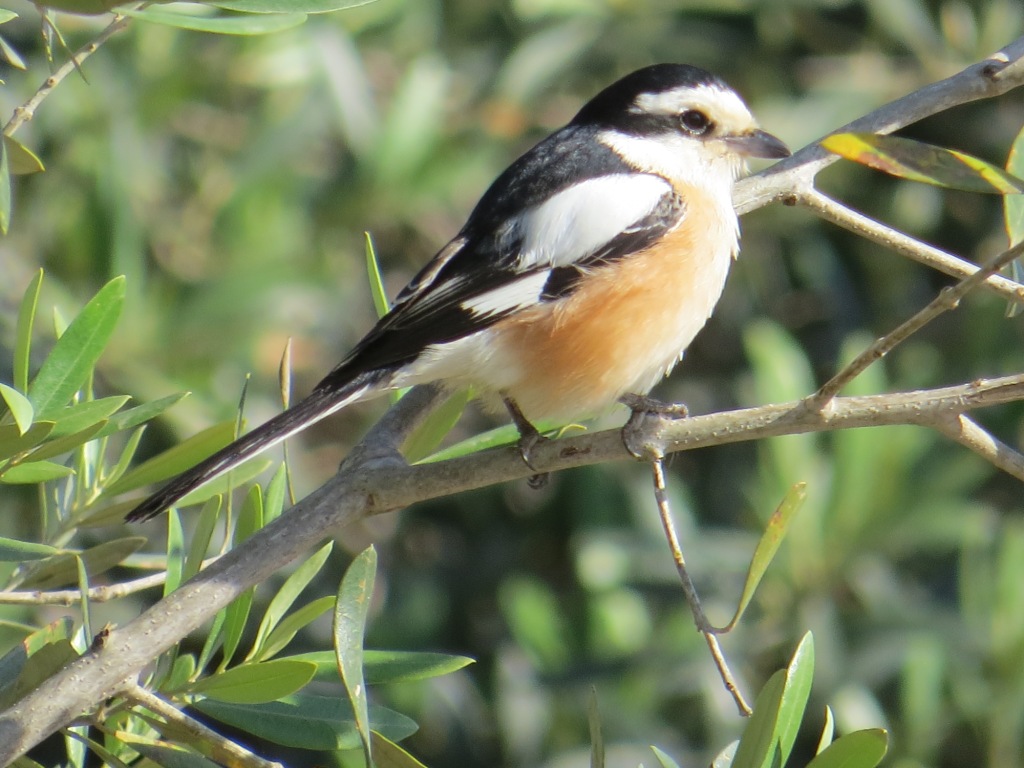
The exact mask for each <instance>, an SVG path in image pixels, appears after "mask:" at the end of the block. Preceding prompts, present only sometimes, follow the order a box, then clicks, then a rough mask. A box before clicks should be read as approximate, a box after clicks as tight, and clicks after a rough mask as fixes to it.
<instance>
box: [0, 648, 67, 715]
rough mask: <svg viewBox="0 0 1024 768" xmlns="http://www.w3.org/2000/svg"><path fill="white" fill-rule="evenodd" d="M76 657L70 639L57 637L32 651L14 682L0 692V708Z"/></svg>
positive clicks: (34, 687) (5, 706) (14, 700)
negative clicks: (57, 638)
mask: <svg viewBox="0 0 1024 768" xmlns="http://www.w3.org/2000/svg"><path fill="white" fill-rule="evenodd" d="M77 658H78V652H77V651H75V649H74V647H73V646H72V645H71V641H70V640H65V639H59V640H55V641H53V642H52V643H48V644H46V645H44V646H43V647H42V648H39V649H38V650H36V651H35V652H34V653H32V654H31V655H30V656H29V657H28V659H26V660H25V663H24V664H23V665H22V667H21V671H20V672H19V673H18V677H17V679H16V680H15V682H14V684H13V685H12V686H10V687H9V688H5V689H4V690H3V691H2V692H0V709H7V708H8V707H9V706H11V704H13V703H14V702H16V701H18V700H19V699H20V698H21V697H22V696H24V695H25V694H26V693H28V692H29V691H32V690H35V689H36V688H38V687H39V685H40V684H41V683H42V682H43V681H44V680H46V679H47V678H49V677H52V676H53V675H54V674H56V673H57V671H58V670H59V669H60V668H61V667H63V666H65V665H66V664H68V663H69V662H71V661H74V660H75V659H77Z"/></svg>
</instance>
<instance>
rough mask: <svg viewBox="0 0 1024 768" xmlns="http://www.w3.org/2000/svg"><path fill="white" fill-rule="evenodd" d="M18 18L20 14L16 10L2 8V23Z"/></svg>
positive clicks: (0, 11)
mask: <svg viewBox="0 0 1024 768" xmlns="http://www.w3.org/2000/svg"><path fill="white" fill-rule="evenodd" d="M16 18H18V14H16V13H15V12H14V11H9V10H7V9H6V8H4V9H2V10H0V24H6V23H7V22H8V21H14V19H16Z"/></svg>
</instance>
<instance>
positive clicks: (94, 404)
mask: <svg viewBox="0 0 1024 768" xmlns="http://www.w3.org/2000/svg"><path fill="white" fill-rule="evenodd" d="M129 400H131V398H130V397H128V396H127V395H119V396H115V397H102V398H100V399H99V400H85V401H83V402H81V403H75V404H73V405H69V406H68V407H67V408H61V409H60V410H58V411H55V412H54V413H53V414H51V418H52V419H53V420H54V421H55V422H56V423H57V426H55V427H54V428H53V434H52V435H50V437H61V436H62V435H70V434H72V433H74V432H81V431H82V430H83V429H85V428H87V427H91V426H92V425H93V424H96V423H97V422H100V421H105V420H106V419H108V418H109V417H111V416H113V415H114V414H115V413H117V412H118V411H119V410H121V409H122V408H123V407H124V406H125V403H127V402H128V401H129Z"/></svg>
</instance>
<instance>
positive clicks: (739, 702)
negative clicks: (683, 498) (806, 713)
mask: <svg viewBox="0 0 1024 768" xmlns="http://www.w3.org/2000/svg"><path fill="white" fill-rule="evenodd" d="M651 470H652V472H653V473H654V498H655V500H656V501H657V503H658V515H659V516H660V517H661V525H662V527H663V528H664V529H665V538H666V539H667V540H668V546H669V549H670V550H671V551H672V559H673V560H674V561H675V564H676V572H677V573H678V574H679V580H680V581H681V582H682V584H683V596H684V597H685V598H686V603H687V605H689V606H690V612H691V613H692V614H693V620H694V622H695V623H696V624H697V630H698V631H699V632H700V633H701V634H702V635H704V640H705V641H706V642H707V644H708V648H709V649H710V651H711V658H712V659H714V662H715V666H716V667H717V668H718V674H719V676H720V677H721V678H722V683H723V684H724V685H725V689H726V690H727V691H728V692H729V694H730V695H731V696H732V698H733V700H734V701H735V702H736V707H737V709H739V711H740V714H741V715H743V716H744V717H749V716H750V714H751V712H752V711H753V710H751V708H750V706H749V705H748V704H747V702H746V700H745V699H744V698H743V693H742V692H741V691H740V689H739V686H738V685H737V684H736V678H735V677H733V674H732V670H731V669H729V662H728V661H726V658H725V654H723V653H722V648H721V646H720V645H719V643H718V637H717V636H716V632H717V631H718V630H716V629H715V628H714V627H713V626H712V624H711V622H710V621H708V617H707V615H706V614H705V613H704V608H703V606H702V605H701V604H700V597H699V596H698V595H697V588H696V587H695V586H694V585H693V580H692V579H691V578H690V574H689V571H687V569H686V560H685V559H684V558H683V550H682V547H680V546H679V537H678V536H677V535H676V526H675V523H674V522H673V521H672V508H671V504H670V502H669V499H668V491H667V490H666V487H665V467H664V463H663V460H662V458H661V457H657V458H654V459H652V460H651Z"/></svg>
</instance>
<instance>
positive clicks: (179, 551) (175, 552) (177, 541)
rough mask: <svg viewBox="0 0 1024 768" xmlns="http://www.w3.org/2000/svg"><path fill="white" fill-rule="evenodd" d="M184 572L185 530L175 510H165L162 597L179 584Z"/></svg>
mask: <svg viewBox="0 0 1024 768" xmlns="http://www.w3.org/2000/svg"><path fill="white" fill-rule="evenodd" d="M184 573H185V532H184V531H183V530H182V528H181V515H179V514H178V512H177V510H174V509H171V510H168V512H167V577H166V579H165V580H164V597H167V596H168V595H169V594H171V592H173V591H174V590H176V589H177V588H178V587H179V586H181V582H182V576H183V575H184Z"/></svg>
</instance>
